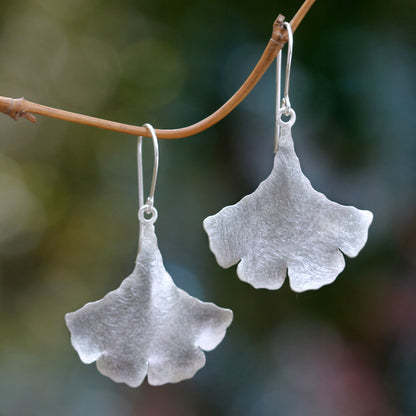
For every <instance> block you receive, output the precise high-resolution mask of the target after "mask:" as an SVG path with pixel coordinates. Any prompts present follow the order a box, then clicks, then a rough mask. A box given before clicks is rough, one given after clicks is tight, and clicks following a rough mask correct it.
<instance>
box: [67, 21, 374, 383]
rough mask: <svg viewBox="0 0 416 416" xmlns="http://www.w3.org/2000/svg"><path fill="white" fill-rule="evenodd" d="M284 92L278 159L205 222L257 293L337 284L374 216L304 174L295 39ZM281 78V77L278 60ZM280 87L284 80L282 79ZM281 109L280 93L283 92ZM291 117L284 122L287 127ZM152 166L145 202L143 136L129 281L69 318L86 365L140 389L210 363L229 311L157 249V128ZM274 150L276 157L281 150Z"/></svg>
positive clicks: (221, 253)
mask: <svg viewBox="0 0 416 416" xmlns="http://www.w3.org/2000/svg"><path fill="white" fill-rule="evenodd" d="M285 25H286V27H287V29H288V34H289V51H288V59H287V65H286V80H285V93H284V97H283V100H282V104H281V106H280V105H279V106H278V109H277V114H276V116H277V118H276V119H277V124H276V126H277V129H276V130H277V133H276V149H275V150H276V155H275V159H274V167H273V170H272V173H271V174H270V176H269V177H268V178H267V179H266V180H264V181H263V182H262V183H261V184H260V185H259V187H258V188H257V189H256V190H255V191H254V192H253V193H252V194H250V195H248V196H246V197H244V198H243V199H242V200H241V201H239V202H238V203H237V204H235V205H232V206H228V207H225V208H223V209H222V210H221V211H220V212H219V213H217V214H216V215H214V216H210V217H208V218H206V219H205V220H204V223H203V225H204V228H205V230H206V232H207V234H208V238H209V244H210V249H211V250H212V252H213V253H214V255H215V257H216V259H217V262H218V263H219V265H220V266H222V267H230V266H232V265H235V264H237V263H239V264H238V267H237V274H238V276H239V278H240V279H241V280H243V281H246V282H248V283H250V284H251V285H252V286H254V287H255V288H267V289H278V288H280V286H281V285H282V284H283V282H284V280H285V278H286V272H287V273H288V275H289V281H290V286H291V288H292V289H293V290H294V291H297V292H301V291H305V290H309V289H317V288H319V287H321V286H322V285H325V284H328V283H331V282H332V281H333V280H335V278H336V277H337V275H338V274H339V273H340V272H341V271H342V270H343V268H344V266H345V261H344V257H343V255H342V253H341V251H342V252H343V253H345V254H346V255H348V256H350V257H354V256H356V255H357V254H358V252H359V251H360V250H361V249H362V247H363V246H364V245H365V243H366V240H367V234H368V228H369V226H370V224H371V222H372V218H373V215H372V214H371V212H369V211H362V210H359V209H357V208H354V207H352V206H342V205H339V204H337V203H335V202H332V201H330V200H328V199H327V198H326V197H325V196H324V195H323V194H321V193H319V192H317V191H315V190H314V189H313V188H312V186H311V184H310V182H309V180H308V179H307V178H306V177H305V176H304V175H303V173H302V171H301V168H300V164H299V160H298V158H297V156H296V153H295V151H294V144H293V139H292V134H291V127H292V126H293V124H294V122H295V119H296V115H295V112H294V110H293V109H292V107H291V105H290V101H289V95H288V90H289V76H290V64H291V56H292V50H293V36H292V33H291V28H290V25H289V24H288V23H285ZM278 59H279V61H278V65H277V67H278V70H279V71H278V72H279V73H280V63H279V62H280V55H279V58H278ZM278 79H279V80H278V87H279V88H280V75H279V77H278ZM277 95H278V98H277V103H279V102H280V98H279V97H280V92H278V93H277ZM284 117H286V118H287V117H288V118H289V119H288V120H286V121H285V120H284V119H283V118H284ZM145 126H146V127H147V129H148V130H149V131H150V133H151V136H152V139H153V147H154V169H153V178H152V183H151V187H150V195H149V197H148V198H147V200H146V202H144V198H143V167H142V138H141V137H139V139H138V147H137V149H138V150H137V156H138V185H139V186H138V187H139V212H138V217H139V221H140V233H139V250H138V255H137V258H136V265H135V268H134V270H133V272H132V274H131V275H130V276H129V277H127V278H126V279H125V280H124V281H123V282H122V283H121V285H120V287H119V288H118V289H116V290H114V291H112V292H110V293H108V294H107V295H106V296H104V298H102V299H101V300H99V301H96V302H91V303H87V304H86V305H85V306H83V307H82V308H81V309H79V310H78V311H76V312H72V313H68V314H67V315H66V317H65V319H66V323H67V326H68V328H69V330H70V332H71V342H72V345H73V347H74V348H75V350H76V351H77V352H78V354H79V356H80V358H81V360H82V361H83V362H84V363H87V364H89V363H92V362H94V361H96V363H97V368H98V370H99V371H100V372H101V373H102V374H104V375H106V376H108V377H110V378H111V379H113V380H114V381H116V382H124V383H126V384H127V385H129V386H131V387H137V386H139V385H140V384H141V383H142V382H143V380H144V378H145V377H146V375H147V377H148V382H149V384H152V385H161V384H165V383H174V382H178V381H181V380H184V379H187V378H191V377H193V376H194V374H195V373H196V372H197V371H198V370H199V369H200V368H202V367H203V366H204V364H205V354H204V352H203V350H205V351H209V350H212V349H214V348H215V347H216V346H217V345H218V344H219V343H220V342H221V341H222V339H223V338H224V336H225V332H226V329H227V328H228V326H229V325H230V324H231V321H232V319H233V313H232V311H231V310H229V309H224V308H220V307H218V306H216V305H214V304H213V303H206V302H202V301H200V300H199V299H196V298H194V297H192V296H190V295H189V294H187V293H186V292H184V291H183V290H181V289H179V288H178V287H177V286H176V285H175V284H174V282H173V280H172V278H171V276H170V275H169V274H168V272H167V271H166V269H165V267H164V265H163V260H162V256H161V253H160V251H159V248H158V245H157V238H156V234H155V228H154V223H155V221H156V219H157V210H156V208H155V206H154V192H155V186H156V179H157V171H158V162H159V152H158V146H157V137H156V133H155V131H154V129H153V127H152V126H151V125H149V124H146V125H145ZM277 144H278V151H277Z"/></svg>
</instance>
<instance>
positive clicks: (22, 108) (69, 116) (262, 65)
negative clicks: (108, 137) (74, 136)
mask: <svg viewBox="0 0 416 416" xmlns="http://www.w3.org/2000/svg"><path fill="white" fill-rule="evenodd" d="M314 2H315V0H305V2H304V3H303V5H302V6H301V8H300V9H299V10H298V11H297V13H296V15H295V16H294V17H293V19H292V21H291V22H290V24H291V26H292V31H293V32H294V31H295V30H296V29H297V27H298V26H299V24H300V22H301V21H302V19H303V18H304V17H305V15H306V14H307V12H308V11H309V9H310V8H311V6H312V5H313V3H314ZM283 21H284V16H282V15H279V16H278V17H277V19H276V21H275V22H274V24H273V31H272V37H271V39H270V41H269V43H268V44H267V46H266V49H265V50H264V52H263V55H262V56H261V58H260V60H259V61H258V63H257V65H256V66H255V68H254V70H253V72H252V73H251V74H250V75H249V77H248V78H247V80H246V81H245V82H244V84H243V85H242V86H241V87H240V88H239V90H238V91H237V92H236V93H235V94H234V95H233V96H232V97H231V98H230V99H229V100H228V101H227V102H226V103H225V104H224V105H223V106H222V107H220V108H219V109H218V110H217V111H215V112H214V113H213V114H211V115H210V116H208V117H206V118H205V119H203V120H201V121H199V122H198V123H195V124H192V125H191V126H188V127H184V128H180V129H173V130H162V129H156V130H155V131H156V134H157V137H158V138H160V139H179V138H183V137H188V136H192V135H194V134H197V133H200V132H201V131H204V130H206V129H208V128H209V127H211V126H213V125H214V124H216V123H218V122H219V121H220V120H222V119H223V118H224V117H225V116H226V115H228V114H229V113H230V112H231V111H232V110H234V108H235V107H237V105H238V104H240V103H241V101H243V100H244V98H245V97H247V95H248V94H249V93H250V91H251V90H252V89H253V88H254V86H255V85H256V84H257V82H258V81H259V80H260V78H261V77H262V76H263V74H264V73H265V72H266V70H267V68H268V67H269V66H270V64H271V63H272V62H273V60H274V59H275V58H276V56H277V54H278V53H279V51H280V50H281V49H282V47H283V46H284V44H285V43H286V42H287V37H286V29H285V27H284V26H283V25H282V23H283ZM0 112H2V113H5V114H7V115H9V116H10V117H12V118H14V119H15V120H19V119H20V118H22V117H23V118H26V119H28V120H29V121H32V122H35V121H36V118H35V116H33V115H32V114H31V113H34V114H39V115H43V116H47V117H52V118H56V119H59V120H66V121H72V122H74V123H78V124H85V125H88V126H93V127H99V128H102V129H107V130H113V131H117V132H121V133H127V134H132V135H135V136H150V133H149V131H148V130H147V129H146V128H144V127H138V126H133V125H129V124H123V123H118V122H115V121H109V120H104V119H100V118H96V117H90V116H86V115H83V114H77V113H72V112H69V111H65V110H60V109H57V108H52V107H47V106H45V105H42V104H37V103H33V102H31V101H28V100H25V99H24V98H17V99H13V98H8V97H1V96H0Z"/></svg>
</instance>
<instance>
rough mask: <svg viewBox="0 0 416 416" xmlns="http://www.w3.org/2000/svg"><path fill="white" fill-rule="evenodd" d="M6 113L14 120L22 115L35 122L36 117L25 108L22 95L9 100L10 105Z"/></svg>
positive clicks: (17, 119)
mask: <svg viewBox="0 0 416 416" xmlns="http://www.w3.org/2000/svg"><path fill="white" fill-rule="evenodd" d="M7 115H9V116H10V117H11V118H13V119H14V120H16V121H19V120H20V119H21V118H22V117H23V118H25V119H26V120H29V121H31V122H32V123H35V122H36V117H35V116H34V115H33V114H30V113H28V112H27V111H26V110H25V99H24V98H23V97H22V98H17V99H13V98H12V99H11V100H10V107H9V110H8V111H7Z"/></svg>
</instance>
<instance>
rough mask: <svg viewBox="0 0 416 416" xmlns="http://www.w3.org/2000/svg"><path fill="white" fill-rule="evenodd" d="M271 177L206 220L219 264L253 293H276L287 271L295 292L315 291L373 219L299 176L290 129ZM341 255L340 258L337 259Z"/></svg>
mask: <svg viewBox="0 0 416 416" xmlns="http://www.w3.org/2000/svg"><path fill="white" fill-rule="evenodd" d="M279 145H280V147H279V151H278V152H277V153H276V156H275V160H274V166H273V170H272V173H271V174H270V176H269V177H268V178H267V179H266V180H264V181H263V182H262V183H261V184H260V185H259V187H258V188H257V189H256V190H255V191H254V192H253V193H252V194H250V195H247V196H246V197H244V198H243V199H242V200H241V201H239V202H238V203H237V204H235V205H231V206H228V207H225V208H223V209H222V210H221V211H220V212H219V213H217V214H216V215H213V216H210V217H208V218H206V219H205V220H204V228H205V230H206V232H207V234H208V237H209V241H210V248H211V250H212V251H213V253H214V254H215V257H216V259H217V261H218V264H219V265H220V266H222V267H230V266H232V265H234V264H236V263H238V262H240V263H239V265H238V267H237V274H238V276H239V277H240V279H241V280H243V281H246V282H248V283H250V284H251V285H253V286H254V287H255V288H266V289H278V288H280V287H281V286H282V284H283V282H284V280H285V278H286V271H288V275H289V281H290V286H291V288H292V289H293V290H294V291H296V292H302V291H305V290H309V289H318V288H320V287H321V286H323V285H326V284H329V283H331V282H333V281H334V280H335V278H336V277H337V275H338V274H339V273H340V272H341V271H342V270H343V269H344V267H345V261H344V257H343V255H342V253H341V251H342V252H343V253H345V254H346V255H347V256H349V257H355V256H356V255H357V254H358V253H359V251H360V250H361V249H362V248H363V246H364V245H365V243H366V241H367V234H368V228H369V226H370V224H371V222H372V219H373V214H372V213H371V212H370V211H363V210H359V209H357V208H355V207H352V206H343V205H339V204H337V203H335V202H332V201H330V200H329V199H328V198H326V197H325V195H323V194H322V193H320V192H317V191H316V190H315V189H313V188H312V185H311V183H310V182H309V180H308V179H307V178H306V176H305V175H304V174H303V173H302V170H301V168H300V164H299V159H298V158H297V156H296V153H295V150H294V145H293V139H292V135H291V130H290V127H282V134H281V138H280V141H279ZM340 250H341V251H340Z"/></svg>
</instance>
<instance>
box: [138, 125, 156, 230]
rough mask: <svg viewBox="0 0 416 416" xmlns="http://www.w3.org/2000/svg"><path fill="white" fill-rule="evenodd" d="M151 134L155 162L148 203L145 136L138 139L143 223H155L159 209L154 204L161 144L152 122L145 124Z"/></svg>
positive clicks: (140, 214) (139, 214)
mask: <svg viewBox="0 0 416 416" xmlns="http://www.w3.org/2000/svg"><path fill="white" fill-rule="evenodd" d="M144 127H146V128H147V129H148V130H149V131H150V134H151V135H152V140H153V154H154V162H153V175H152V182H151V184H150V192H149V196H148V197H147V199H146V203H144V192H143V152H142V142H143V137H142V136H139V137H138V140H137V179H138V181H137V182H138V191H139V212H138V217H139V220H140V222H141V223H149V222H150V223H152V224H153V223H154V222H155V221H156V219H157V210H156V208H155V207H154V206H153V204H154V196H155V188H156V180H157V173H158V170H159V146H158V142H157V136H156V132H155V129H154V128H153V126H152V125H151V124H148V123H146V124H144ZM145 214H151V217H150V218H146V217H145Z"/></svg>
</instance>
